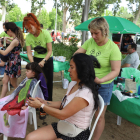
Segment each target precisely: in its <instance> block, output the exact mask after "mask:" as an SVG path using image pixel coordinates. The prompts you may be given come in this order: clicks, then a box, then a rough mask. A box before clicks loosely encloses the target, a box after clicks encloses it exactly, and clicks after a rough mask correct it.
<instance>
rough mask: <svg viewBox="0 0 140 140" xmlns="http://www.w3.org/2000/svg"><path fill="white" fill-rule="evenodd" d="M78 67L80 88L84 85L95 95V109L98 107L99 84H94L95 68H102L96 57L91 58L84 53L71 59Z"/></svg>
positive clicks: (77, 54)
mask: <svg viewBox="0 0 140 140" xmlns="http://www.w3.org/2000/svg"><path fill="white" fill-rule="evenodd" d="M71 59H73V61H74V63H75V65H76V71H77V75H78V79H79V80H80V82H79V86H80V87H81V88H82V85H83V84H84V85H85V86H87V87H88V88H89V89H91V91H92V93H93V98H94V101H95V105H94V107H95V108H97V107H98V100H99V98H98V86H99V85H98V84H96V83H95V82H94V79H95V71H94V68H100V64H99V62H98V60H97V59H96V58H95V57H94V56H89V55H87V54H84V53H76V54H75V55H73V56H72V57H71Z"/></svg>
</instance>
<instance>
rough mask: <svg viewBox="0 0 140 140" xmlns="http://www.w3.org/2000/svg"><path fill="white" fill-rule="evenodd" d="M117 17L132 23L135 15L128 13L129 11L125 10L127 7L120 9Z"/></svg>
mask: <svg viewBox="0 0 140 140" xmlns="http://www.w3.org/2000/svg"><path fill="white" fill-rule="evenodd" d="M116 16H117V17H122V18H125V19H128V20H130V21H132V19H133V15H132V14H130V13H129V12H128V9H127V8H125V7H120V9H119V10H118V12H117V13H116Z"/></svg>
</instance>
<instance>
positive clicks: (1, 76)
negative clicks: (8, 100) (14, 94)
mask: <svg viewBox="0 0 140 140" xmlns="http://www.w3.org/2000/svg"><path fill="white" fill-rule="evenodd" d="M3 77H4V75H0V78H3ZM8 91H10V81H9V82H8Z"/></svg>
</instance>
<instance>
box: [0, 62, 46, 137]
mask: <svg viewBox="0 0 140 140" xmlns="http://www.w3.org/2000/svg"><path fill="white" fill-rule="evenodd" d="M41 73H42V70H41V67H40V66H39V65H38V63H36V62H32V63H29V64H27V65H26V77H27V78H25V79H24V80H23V81H22V82H21V83H20V84H19V86H18V87H17V88H16V89H15V90H14V91H13V93H12V94H11V95H9V96H6V97H4V98H2V99H0V110H1V111H0V120H1V121H0V133H4V134H5V135H7V136H9V137H15V136H16V137H17V135H18V137H21V138H23V137H24V136H25V134H26V129H25V128H26V125H27V123H26V122H27V120H28V110H27V111H25V112H24V113H23V112H22V110H26V108H27V105H28V104H26V101H27V95H28V94H30V95H31V96H32V93H33V90H34V87H35V85H36V83H37V81H38V79H39V75H40V74H41ZM36 97H40V98H41V99H44V96H43V93H42V90H41V88H40V86H38V87H37V95H36ZM18 116H19V117H18ZM9 117H10V118H9ZM11 118H12V119H11ZM16 118H18V119H16ZM18 120H19V122H20V123H19V122H18ZM13 124H14V126H13ZM8 128H9V129H8ZM19 128H20V129H19ZM17 129H19V130H20V131H21V132H19V130H17ZM23 129H24V130H25V133H24V131H23ZM13 130H14V131H13ZM16 130H17V131H16ZM20 134H21V135H20ZM23 134H24V136H23Z"/></svg>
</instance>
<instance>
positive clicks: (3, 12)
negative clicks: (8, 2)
mask: <svg viewBox="0 0 140 140" xmlns="http://www.w3.org/2000/svg"><path fill="white" fill-rule="evenodd" d="M5 16H6V7H5V6H2V18H1V21H2V22H5Z"/></svg>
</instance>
